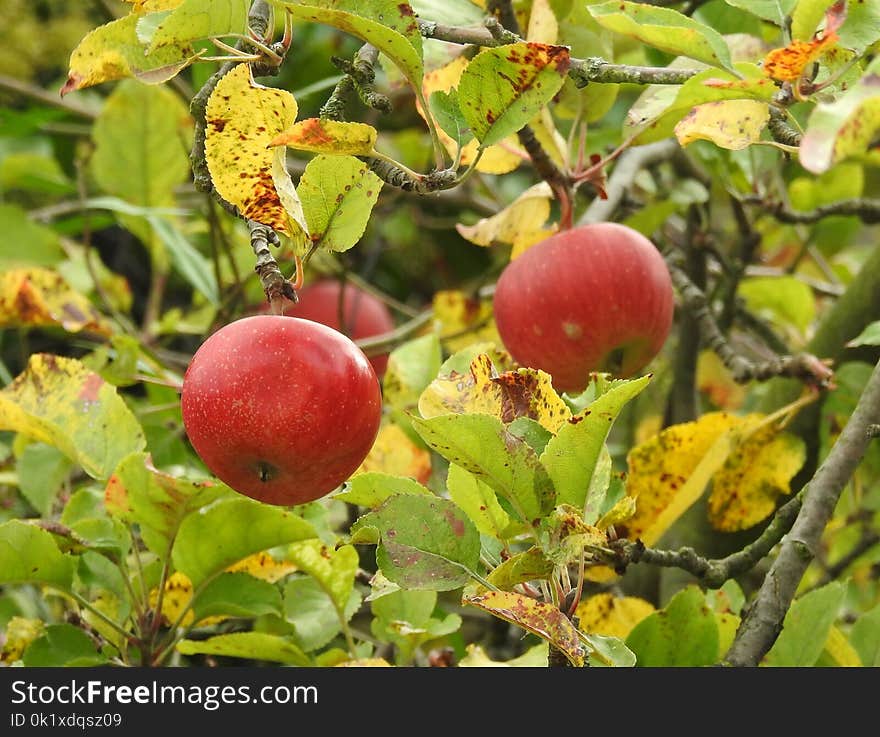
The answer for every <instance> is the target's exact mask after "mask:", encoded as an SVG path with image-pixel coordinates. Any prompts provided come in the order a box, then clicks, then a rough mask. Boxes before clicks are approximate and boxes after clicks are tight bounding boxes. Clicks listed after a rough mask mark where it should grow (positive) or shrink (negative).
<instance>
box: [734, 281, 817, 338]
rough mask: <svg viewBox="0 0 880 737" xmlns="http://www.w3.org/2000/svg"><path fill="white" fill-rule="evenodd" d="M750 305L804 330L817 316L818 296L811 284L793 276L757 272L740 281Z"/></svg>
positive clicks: (802, 331) (746, 300) (739, 290)
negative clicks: (761, 274) (808, 284)
mask: <svg viewBox="0 0 880 737" xmlns="http://www.w3.org/2000/svg"><path fill="white" fill-rule="evenodd" d="M738 292H739V295H740V296H741V297H742V298H743V299H744V300H745V302H746V304H747V305H748V307H749V309H751V310H753V311H754V312H756V313H758V314H759V315H764V316H766V317H768V318H770V319H771V320H773V321H774V322H776V323H778V324H781V325H783V326H784V325H793V326H794V327H796V328H797V329H798V330H799V331H800V332H801V334H803V333H805V332H806V330H807V328H808V327H809V325H810V324H811V323H812V322H813V319H814V318H815V316H816V299H815V297H814V296H813V291H812V290H811V289H810V287H809V286H807V285H806V284H804V283H803V282H802V281H801V280H800V279H797V278H796V277H793V276H779V277H774V276H754V277H749V278H747V279H743V280H742V282H740V284H739V289H738Z"/></svg>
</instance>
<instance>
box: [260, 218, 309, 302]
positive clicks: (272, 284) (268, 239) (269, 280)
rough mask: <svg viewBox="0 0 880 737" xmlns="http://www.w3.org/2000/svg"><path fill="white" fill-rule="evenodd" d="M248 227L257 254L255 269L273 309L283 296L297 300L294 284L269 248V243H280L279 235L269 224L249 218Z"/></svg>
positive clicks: (293, 300) (292, 300)
mask: <svg viewBox="0 0 880 737" xmlns="http://www.w3.org/2000/svg"><path fill="white" fill-rule="evenodd" d="M248 229H249V230H250V232H251V248H253V249H254V253H255V254H256V256H257V263H256V266H254V271H256V272H257V275H258V276H259V277H260V283H261V284H262V285H263V291H264V292H265V293H266V299H267V300H269V304H270V305H271V306H272V309H273V311H274V310H275V308H276V306H277V305H278V304H279V303H280V302H281V300H282V298H286V299H289V300H290V301H291V302H296V301H297V296H296V290H295V289H294V288H293V285H292V284H291V283H290V282H289V281H288V280H287V279H286V278H285V277H284V274H282V273H281V269H279V268H278V262H277V261H276V260H275V257H274V256H273V255H272V251H271V250H269V244H270V243H271V244H272V245H275V246H277V245H279V241H278V235H277V234H276V233H275V231H274V230H272V228H270V227H269V226H268V225H263V224H262V223H258V222H256V221H254V220H248Z"/></svg>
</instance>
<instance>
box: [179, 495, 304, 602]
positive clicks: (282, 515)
mask: <svg viewBox="0 0 880 737" xmlns="http://www.w3.org/2000/svg"><path fill="white" fill-rule="evenodd" d="M313 537H315V531H314V529H313V528H312V526H311V525H310V524H309V523H308V522H306V521H305V520H303V519H302V518H301V517H298V516H297V515H296V514H294V513H293V512H291V511H289V510H287V509H284V508H282V507H275V506H270V505H268V504H261V503H260V502H255V501H253V500H252V499H246V498H244V497H232V498H225V499H218V500H217V501H216V502H214V503H213V504H211V505H210V506H208V507H204V508H202V509H201V510H199V513H198V514H191V515H189V516H187V517H184V519H183V521H182V522H181V523H180V529H179V530H178V532H177V540H176V541H175V543H174V549H173V551H172V555H171V557H172V560H173V561H174V567H175V568H176V569H177V570H179V571H182V572H183V573H185V574H186V575H187V576H189V579H190V581H192V583H193V586H194V587H196V586H198V585H199V584H201V583H202V582H203V581H206V580H207V579H209V578H211V577H212V576H214V575H215V574H217V573H219V572H220V571H222V570H223V569H224V568H228V567H229V566H230V565H232V564H233V563H235V562H237V561H239V560H241V559H242V558H246V557H247V556H248V555H250V554H251V553H259V552H260V551H262V550H267V549H268V548H274V547H275V546H276V545H286V544H288V543H293V542H299V541H300V540H308V539H310V538H313Z"/></svg>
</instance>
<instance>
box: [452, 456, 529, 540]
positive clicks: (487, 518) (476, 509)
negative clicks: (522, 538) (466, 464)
mask: <svg viewBox="0 0 880 737" xmlns="http://www.w3.org/2000/svg"><path fill="white" fill-rule="evenodd" d="M446 488H447V490H448V491H449V497H450V498H451V499H452V501H454V502H455V503H456V504H457V505H458V506H459V507H461V508H462V509H463V510H464V512H465V514H467V516H468V517H470V519H471V521H472V522H473V523H474V525H475V526H476V528H477V529H478V530H479V531H480V532H481V533H482V534H483V535H489V536H490V537H495V538H498V539H503V538H504V537H505V534H506V532H507V531H508V529H510V516H509V515H508V514H507V512H505V511H504V509H503V508H502V507H501V505H500V504H499V503H498V497H497V496H496V495H495V492H494V491H493V490H492V488H491V487H490V486H488V485H487V484H485V483H484V482H482V481H480V479H478V478H477V477H476V476H474V475H473V474H472V473H470V472H468V471H465V470H464V469H463V468H461V466H456V465H455V464H454V463H453V464H450V466H449V473H448V474H447V478H446ZM513 530H514V531H516V527H514V528H513Z"/></svg>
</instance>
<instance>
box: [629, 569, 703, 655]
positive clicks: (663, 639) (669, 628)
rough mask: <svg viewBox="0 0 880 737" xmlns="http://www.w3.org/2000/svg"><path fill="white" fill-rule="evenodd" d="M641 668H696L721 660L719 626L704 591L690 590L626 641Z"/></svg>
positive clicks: (654, 614) (638, 627)
mask: <svg viewBox="0 0 880 737" xmlns="http://www.w3.org/2000/svg"><path fill="white" fill-rule="evenodd" d="M626 644H627V647H629V648H630V649H631V650H632V651H633V652H634V653H635V654H636V657H637V659H638V661H637V665H639V666H640V667H643V668H644V667H646V668H652V667H695V666H703V665H712V664H714V663H715V662H717V660H718V623H717V621H716V618H715V613H714V612H713V611H712V610H711V609H710V608H709V607H708V606H707V604H706V601H705V598H704V596H703V593H702V591H700V589H699V588H698V587H697V586H688V587H687V588H685V589H683V590H681V591H679V592H678V593H677V594H676V595H675V596H674V597H672V599H671V600H670V601H669V603H668V604H667V605H666V607H665V608H664V609H663V610H662V611H659V612H655V613H653V614H650V615H649V616H647V617H645V618H644V619H642V620H641V621H640V622H639V623H638V624H637V625H636V626H635V627H634V628H633V629H632V631H631V632H630V634H629V636H628V637H627V638H626Z"/></svg>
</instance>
